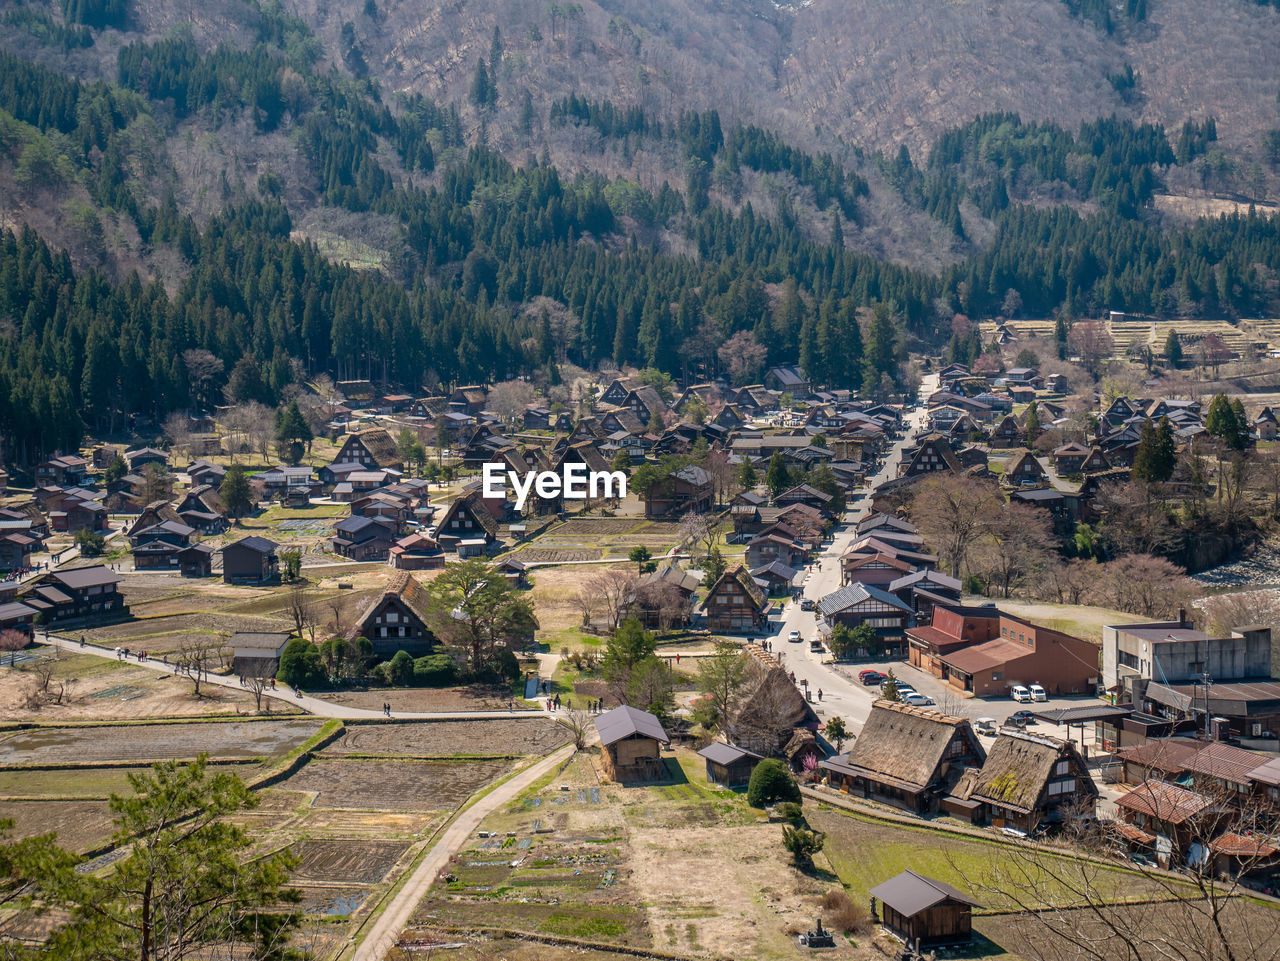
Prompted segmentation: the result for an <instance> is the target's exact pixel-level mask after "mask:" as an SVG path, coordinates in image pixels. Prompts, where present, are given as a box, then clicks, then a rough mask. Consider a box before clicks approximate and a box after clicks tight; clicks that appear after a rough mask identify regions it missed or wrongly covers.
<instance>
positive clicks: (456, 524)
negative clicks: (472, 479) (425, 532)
mask: <svg viewBox="0 0 1280 961" xmlns="http://www.w3.org/2000/svg"><path fill="white" fill-rule="evenodd" d="M436 540H437V541H438V542H439V544H440V546H441V547H442V548H443V549H444V550H446V551H451V552H454V553H456V554H458V555H459V556H460V557H461V556H468V555H475V554H483V553H484V552H485V549H486V548H487V547H488V546H489V545H490V544H493V543H495V542H496V541H497V540H498V522H497V521H496V520H495V519H494V517H493V514H492V513H491V512H490V511H489V509H488V508H487V507H486V506H485V505H484V502H483V499H482V498H481V496H480V490H479V489H478V488H477V489H475V490H472V491H469V492H467V493H466V494H464V495H462V496H461V497H459V498H457V499H456V500H455V501H454V502H453V503H452V504H450V505H449V507H448V509H447V510H446V511H445V512H444V517H442V518H441V519H440V524H439V526H438V527H437V529H436Z"/></svg>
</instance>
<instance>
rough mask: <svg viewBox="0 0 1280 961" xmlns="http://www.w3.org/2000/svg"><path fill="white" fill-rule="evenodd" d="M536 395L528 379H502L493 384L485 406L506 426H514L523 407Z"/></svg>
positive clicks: (530, 402) (522, 411) (531, 401)
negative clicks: (498, 382) (500, 381)
mask: <svg viewBox="0 0 1280 961" xmlns="http://www.w3.org/2000/svg"><path fill="white" fill-rule="evenodd" d="M536 396H537V392H536V391H535V390H534V389H533V385H532V384H530V383H529V382H528V381H523V380H504V381H503V382H502V383H500V384H494V385H493V389H492V390H490V391H489V399H488V401H486V403H485V406H486V407H487V408H488V409H489V410H491V411H493V412H494V413H495V414H497V415H498V417H499V418H500V419H501V420H502V422H503V423H504V424H506V425H507V426H508V427H514V426H515V425H516V423H517V421H518V419H519V417H520V416H521V415H522V414H523V413H524V409H525V407H526V406H528V405H529V404H532V403H533V401H534V398H535V397H536Z"/></svg>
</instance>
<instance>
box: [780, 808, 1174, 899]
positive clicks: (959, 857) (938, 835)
mask: <svg viewBox="0 0 1280 961" xmlns="http://www.w3.org/2000/svg"><path fill="white" fill-rule="evenodd" d="M805 814H806V818H807V820H808V821H809V823H810V824H811V825H812V826H813V827H815V828H817V829H818V830H820V831H824V832H826V834H827V842H826V846H825V847H824V848H823V854H825V855H826V857H827V860H828V861H829V862H830V863H831V866H832V868H833V869H834V870H835V872H836V874H837V875H839V877H840V880H841V882H842V883H843V884H844V885H845V887H846V888H848V889H849V893H850V895H851V896H852V897H853V899H854V900H855V901H857V900H859V899H861V900H862V901H866V899H867V897H868V896H869V894H868V892H869V891H870V890H871V888H873V887H875V886H876V885H877V884H880V883H882V882H884V881H887V880H888V879H889V878H892V877H895V876H896V875H898V874H900V873H902V872H903V871H905V870H907V869H908V868H910V869H911V870H912V871H915V872H917V873H919V874H923V875H925V876H926V877H930V878H935V879H937V880H939V881H943V882H945V883H947V884H951V885H954V886H955V887H957V888H959V889H960V890H962V891H969V892H975V889H976V887H977V886H978V885H979V884H981V883H984V882H990V881H993V880H994V879H993V877H992V872H993V869H994V868H996V867H997V866H998V865H999V864H1000V863H1001V862H1003V861H1007V860H1008V859H1009V858H1010V857H1011V856H1013V851H1012V849H1011V845H1009V844H1007V843H1002V842H999V841H996V840H995V839H992V840H991V841H986V840H982V839H978V838H971V837H967V836H964V835H960V834H952V833H950V832H947V831H943V830H936V829H932V828H926V827H920V828H915V827H910V826H907V825H902V824H896V823H892V822H888V821H880V820H877V819H875V818H871V817H866V816H863V815H859V814H851V813H846V812H843V811H835V810H832V809H831V808H819V809H817V810H810V809H809V808H808V806H807V805H806V811H805ZM1042 857H1044V858H1045V859H1046V860H1045V864H1046V865H1049V866H1051V867H1052V872H1049V873H1053V874H1054V875H1056V876H1057V877H1059V878H1073V877H1075V876H1076V875H1077V874H1079V875H1080V876H1081V880H1080V881H1079V882H1072V883H1073V884H1076V883H1078V884H1083V883H1084V882H1083V875H1084V873H1085V872H1088V873H1089V875H1090V876H1091V878H1092V880H1091V882H1090V883H1091V884H1092V886H1093V889H1094V890H1095V891H1097V892H1098V893H1099V894H1100V896H1101V897H1103V898H1106V899H1108V900H1114V901H1117V902H1119V901H1131V900H1141V899H1144V898H1153V897H1167V892H1166V891H1164V890H1163V889H1161V888H1160V887H1159V886H1158V885H1155V884H1153V883H1151V882H1149V881H1146V880H1144V879H1143V878H1142V876H1141V875H1139V874H1137V873H1135V872H1132V871H1126V870H1124V869H1123V868H1108V867H1105V866H1101V865H1098V864H1096V863H1092V862H1084V861H1080V860H1077V859H1075V858H1071V857H1068V856H1066V855H1056V854H1052V853H1046V854H1044V855H1042ZM1020 867H1021V866H1020ZM1043 883H1044V889H1045V890H1046V891H1047V892H1049V900H1051V901H1053V902H1054V903H1055V904H1058V905H1063V906H1065V905H1072V904H1075V903H1076V901H1077V898H1076V897H1075V896H1074V895H1072V894H1071V892H1070V888H1069V885H1067V884H1066V883H1063V882H1055V881H1054V880H1052V879H1051V878H1049V877H1048V873H1046V876H1045V877H1044V878H1043ZM997 886H998V885H997ZM979 900H981V901H982V902H983V905H984V906H985V907H986V908H988V909H991V910H1013V909H1015V908H1016V907H1017V905H1015V904H1014V903H1013V902H1012V901H1008V900H1002V899H1001V898H999V897H998V896H993V895H992V894H991V892H990V891H986V890H984V891H982V893H981V897H980V898H979Z"/></svg>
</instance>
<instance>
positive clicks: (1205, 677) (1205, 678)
mask: <svg viewBox="0 0 1280 961" xmlns="http://www.w3.org/2000/svg"><path fill="white" fill-rule="evenodd" d="M1200 683H1202V684H1203V685H1204V739H1205V741H1206V742H1208V741H1209V685H1211V684H1212V683H1213V675H1211V674H1210V673H1209V639H1208V638H1205V642H1204V669H1203V670H1202V671H1201V672H1200Z"/></svg>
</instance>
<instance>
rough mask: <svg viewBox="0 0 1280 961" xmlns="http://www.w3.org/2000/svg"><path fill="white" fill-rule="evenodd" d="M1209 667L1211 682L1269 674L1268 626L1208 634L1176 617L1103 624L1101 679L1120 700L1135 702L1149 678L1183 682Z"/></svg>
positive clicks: (1141, 695)
mask: <svg viewBox="0 0 1280 961" xmlns="http://www.w3.org/2000/svg"><path fill="white" fill-rule="evenodd" d="M1205 672H1207V673H1208V674H1209V675H1210V676H1211V677H1212V678H1213V679H1214V680H1215V681H1238V680H1245V679H1252V678H1270V677H1271V629H1270V628H1268V627H1238V628H1235V629H1234V630H1232V631H1231V633H1230V635H1229V636H1227V637H1211V636H1210V635H1208V634H1206V633H1205V632H1204V631H1198V630H1196V629H1195V628H1194V627H1192V625H1191V623H1190V621H1188V620H1187V618H1186V616H1185V614H1182V615H1180V616H1179V619H1178V620H1176V621H1156V622H1153V623H1148V624H1115V625H1108V626H1106V627H1103V629H1102V682H1103V685H1104V686H1105V687H1106V689H1107V690H1108V691H1110V692H1112V693H1114V694H1115V695H1116V696H1117V697H1118V698H1119V700H1121V701H1130V699H1132V701H1131V702H1132V703H1134V704H1136V703H1138V701H1139V700H1141V699H1142V697H1143V696H1144V695H1145V693H1146V687H1147V685H1148V684H1149V683H1151V682H1152V681H1155V682H1158V683H1161V684H1166V685H1167V684H1175V685H1176V684H1187V683H1191V682H1193V681H1199V680H1200V678H1201V675H1202V674H1203V673H1205Z"/></svg>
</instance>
